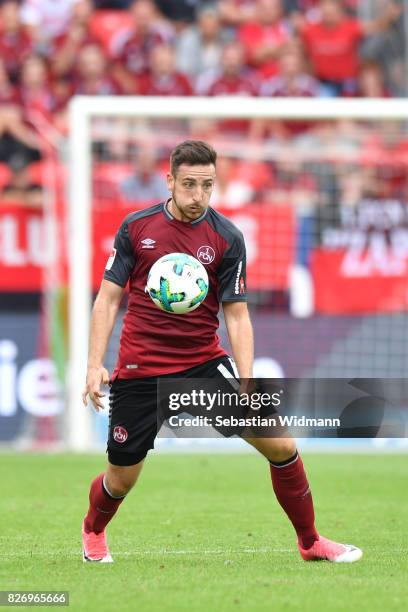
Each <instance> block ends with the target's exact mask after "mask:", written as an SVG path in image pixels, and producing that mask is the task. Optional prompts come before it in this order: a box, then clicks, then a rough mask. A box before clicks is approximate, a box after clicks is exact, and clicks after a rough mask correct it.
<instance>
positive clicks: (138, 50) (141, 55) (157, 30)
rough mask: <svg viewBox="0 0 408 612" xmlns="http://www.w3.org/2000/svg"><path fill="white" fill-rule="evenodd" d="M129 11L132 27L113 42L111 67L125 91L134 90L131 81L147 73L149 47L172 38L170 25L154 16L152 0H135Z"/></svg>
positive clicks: (154, 10)
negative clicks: (113, 58) (114, 45)
mask: <svg viewBox="0 0 408 612" xmlns="http://www.w3.org/2000/svg"><path fill="white" fill-rule="evenodd" d="M130 10H131V12H132V16H133V18H134V26H133V29H132V30H131V31H130V32H127V34H126V35H125V36H124V37H123V39H122V40H121V41H119V42H118V44H117V48H116V51H115V59H116V61H115V64H114V69H113V74H114V76H115V79H116V80H117V81H118V82H119V83H120V85H121V87H122V89H123V90H124V92H125V93H134V91H135V80H137V78H138V77H140V76H142V75H144V74H146V73H147V71H148V68H149V58H150V52H151V50H152V49H153V48H154V47H156V46H157V45H160V44H163V43H170V42H172V40H173V30H172V28H171V26H170V25H169V24H168V23H165V22H164V21H163V20H162V19H161V18H160V17H158V15H157V10H156V7H155V5H154V3H153V2H152V0H137V1H136V2H133V4H132V6H131V8H130Z"/></svg>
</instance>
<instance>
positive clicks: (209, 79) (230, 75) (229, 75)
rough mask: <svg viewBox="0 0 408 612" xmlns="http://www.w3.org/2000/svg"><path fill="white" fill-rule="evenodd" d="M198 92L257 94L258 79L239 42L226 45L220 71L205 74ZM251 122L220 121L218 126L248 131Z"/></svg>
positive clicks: (217, 94) (222, 128) (198, 86)
mask: <svg viewBox="0 0 408 612" xmlns="http://www.w3.org/2000/svg"><path fill="white" fill-rule="evenodd" d="M197 92H198V93H199V94H201V95H207V96H256V95H257V93H258V81H257V78H256V77H255V75H254V74H253V72H251V70H249V69H248V68H247V66H246V65H245V61H244V49H243V48H242V45H241V44H240V43H238V42H231V43H228V44H227V45H225V47H224V49H223V53H222V58H221V70H220V71H219V72H216V73H215V74H214V73H210V74H208V75H206V74H204V75H203V77H202V78H201V79H199V82H198V84H197ZM249 126H250V124H249V123H248V121H245V120H241V119H231V120H227V121H220V122H219V123H218V127H219V129H220V130H221V131H223V132H229V133H234V134H237V133H242V132H247V130H248V128H249Z"/></svg>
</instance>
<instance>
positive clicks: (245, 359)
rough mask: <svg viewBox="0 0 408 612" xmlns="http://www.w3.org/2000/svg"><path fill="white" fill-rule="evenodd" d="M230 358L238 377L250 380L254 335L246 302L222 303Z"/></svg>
mask: <svg viewBox="0 0 408 612" xmlns="http://www.w3.org/2000/svg"><path fill="white" fill-rule="evenodd" d="M222 309H223V311H224V319H225V325H226V327H227V332H228V338H229V341H230V345H231V349H232V356H233V358H234V360H235V363H236V364H237V368H238V373H239V377H240V378H241V379H242V378H251V377H252V367H253V362H254V334H253V331H252V324H251V319H250V317H249V312H248V306H247V303H246V302H223V304H222Z"/></svg>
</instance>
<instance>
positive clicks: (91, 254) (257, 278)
mask: <svg viewBox="0 0 408 612" xmlns="http://www.w3.org/2000/svg"><path fill="white" fill-rule="evenodd" d="M407 118H408V109H407V104H406V101H405V100H374V99H373V100H368V99H364V100H362V99H360V100H357V99H356V100H354V99H283V98H281V99H279V98H277V99H273V100H271V99H251V98H239V97H238V98H235V97H234V98H212V99H208V98H149V97H135V98H133V97H115V98H111V97H98V98H87V97H77V98H75V99H74V100H73V102H72V104H71V108H70V151H69V210H70V217H69V218H70V223H69V270H70V277H69V278H70V290H69V347H70V348H69V364H68V366H69V367H68V378H67V381H68V382H67V385H68V428H67V432H68V433H67V436H68V442H69V446H70V448H72V449H76V450H86V449H88V448H90V447H92V446H94V444H95V443H96V442H97V441H98V435H99V434H98V431H99V432H102V431H103V430H104V428H106V421H105V422H104V421H103V418H102V419H101V417H95V416H92V413H91V411H90V410H88V411H86V410H85V409H84V407H83V406H82V403H81V390H82V388H83V385H84V378H85V373H86V358H87V345H88V335H89V319H90V310H91V304H92V298H93V296H94V295H95V293H96V291H97V289H98V286H99V284H100V281H101V278H102V275H103V269H104V266H105V263H106V260H107V258H108V256H109V252H110V250H111V248H112V244H113V237H114V234H115V232H116V230H117V228H118V226H119V224H120V222H121V220H122V219H123V218H124V217H125V216H126V215H127V214H128V213H129V212H131V211H132V210H137V209H140V208H143V207H145V206H147V205H149V204H153V203H157V202H159V201H163V200H164V199H165V198H166V197H167V191H166V189H165V175H166V172H167V171H168V158H169V153H170V151H171V150H172V148H173V147H174V146H175V145H176V144H177V143H179V142H181V141H183V140H185V139H190V138H193V139H202V140H207V141H208V142H210V143H211V144H212V145H213V146H214V147H215V149H216V150H217V151H218V155H219V162H218V166H217V185H216V188H215V192H214V194H213V200H212V205H213V207H214V208H216V209H218V210H220V211H221V212H222V213H223V214H225V215H226V216H228V217H229V218H230V219H231V220H232V221H233V222H234V223H235V224H236V225H237V226H238V227H239V228H240V229H241V230H242V231H243V233H244V236H245V239H246V244H247V251H248V270H247V275H248V289H249V304H250V308H251V315H252V320H253V325H254V330H255V344H256V347H255V350H256V354H255V357H256V359H255V375H256V376H260V377H262V376H264V377H275V376H285V377H293V378H342V377H345V378H354V377H364V378H374V377H380V378H403V377H404V376H405V375H406V364H407V363H408V313H407V308H408V282H407V281H408V276H407V257H408V224H407V221H408V207H407V197H408V173H407V167H408V133H407ZM152 307H153V306H152ZM120 320H121V317H119V321H118V324H117V326H116V328H115V331H114V334H113V337H112V340H111V343H110V346H109V351H108V355H107V360H106V366H107V367H108V368H110V369H111V368H112V367H113V365H114V362H115V359H116V353H117V348H118V339H119V333H120ZM197 333H200V331H199V330H197ZM220 333H221V336H222V338H223V339H224V342H226V338H225V330H224V327H223V325H222V324H221V329H220ZM95 418H96V424H95V422H92V419H95ZM95 432H96V433H95ZM99 439H100V440H102V439H103V435H102V434H101V433H100V438H99Z"/></svg>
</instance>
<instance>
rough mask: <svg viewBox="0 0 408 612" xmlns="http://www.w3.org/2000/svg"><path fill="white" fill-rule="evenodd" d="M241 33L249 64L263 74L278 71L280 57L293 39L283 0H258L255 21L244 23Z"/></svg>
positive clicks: (264, 75) (268, 74) (267, 75)
mask: <svg viewBox="0 0 408 612" xmlns="http://www.w3.org/2000/svg"><path fill="white" fill-rule="evenodd" d="M238 36H239V39H240V41H241V42H242V44H243V45H244V48H245V50H246V54H247V61H248V63H249V65H250V66H252V67H254V68H257V69H258V70H259V72H260V73H261V75H262V76H263V77H270V76H272V75H274V74H276V73H277V71H278V64H277V60H278V58H279V56H280V54H281V53H282V51H283V50H284V48H285V46H286V45H287V43H288V42H290V40H291V32H290V27H289V24H288V22H287V21H286V20H285V19H284V17H283V9H282V2H281V0H257V4H256V20H255V21H251V22H248V23H244V24H243V25H241V27H240V28H239V32H238Z"/></svg>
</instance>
